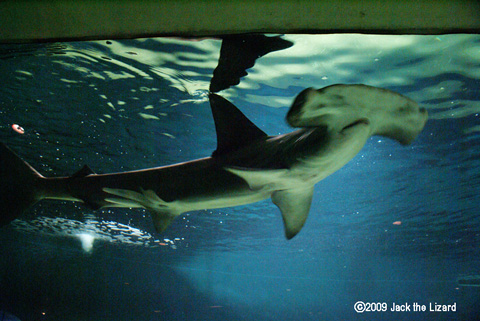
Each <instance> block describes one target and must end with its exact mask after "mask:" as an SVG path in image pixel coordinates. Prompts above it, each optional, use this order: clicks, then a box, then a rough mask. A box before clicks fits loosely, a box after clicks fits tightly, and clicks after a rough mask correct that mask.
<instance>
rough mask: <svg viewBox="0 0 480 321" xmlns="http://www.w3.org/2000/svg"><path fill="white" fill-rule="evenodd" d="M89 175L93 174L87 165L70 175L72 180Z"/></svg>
mask: <svg viewBox="0 0 480 321" xmlns="http://www.w3.org/2000/svg"><path fill="white" fill-rule="evenodd" d="M91 174H95V172H94V171H92V169H91V168H90V167H88V165H84V166H83V167H82V169H80V170H79V171H78V172H76V173H75V174H73V175H72V177H74V178H80V177H85V176H88V175H91Z"/></svg>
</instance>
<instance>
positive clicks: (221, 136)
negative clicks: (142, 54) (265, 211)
mask: <svg viewBox="0 0 480 321" xmlns="http://www.w3.org/2000/svg"><path fill="white" fill-rule="evenodd" d="M209 99H210V105H211V109H212V114H213V118H214V121H215V128H216V132H217V149H216V150H215V151H214V152H213V154H212V155H211V156H210V157H206V158H202V159H197V160H193V161H188V162H184V163H179V164H174V165H168V166H162V167H156V168H150V169H143V170H136V171H129V172H122V173H113V174H95V173H94V172H93V171H92V170H91V169H90V168H89V167H88V166H84V167H83V168H82V169H81V170H80V171H78V172H77V173H75V174H74V175H72V176H70V177H53V178H49V177H44V176H42V175H41V174H40V173H39V172H37V171H36V170H35V169H34V168H33V167H31V166H30V165H29V164H27V163H26V162H24V161H23V160H21V159H20V158H19V156H17V155H16V154H15V153H14V152H13V151H12V150H10V149H9V148H8V147H7V146H5V145H4V144H0V211H1V213H0V225H5V224H8V223H9V222H10V221H12V220H14V219H16V218H17V217H19V216H20V215H21V214H22V213H23V212H24V211H25V210H26V209H28V208H29V207H31V206H32V205H33V204H35V203H36V202H38V201H40V200H42V199H60V200H68V201H77V202H83V203H84V204H85V205H87V206H88V207H90V208H92V209H98V208H104V207H124V208H145V209H147V210H149V211H150V213H151V215H152V218H153V222H154V226H155V228H156V230H157V231H158V232H162V231H164V230H165V229H166V228H167V227H168V225H169V224H170V223H171V222H172V220H173V219H174V218H175V217H177V216H179V215H181V214H182V213H185V212H191V211H196V210H202V209H214V208H225V207H232V206H238V205H244V204H249V203H253V202H257V201H260V200H264V199H267V198H271V199H272V201H273V203H274V204H275V205H276V206H277V207H278V208H279V209H280V211H281V214H282V218H283V223H284V227H285V235H286V237H287V239H291V238H292V237H294V236H295V235H296V234H297V233H298V232H299V231H300V230H301V229H302V227H303V225H304V223H305V221H306V219H307V216H308V213H309V211H310V206H311V201H312V197H313V190H314V185H315V184H316V183H317V182H319V181H321V180H322V179H324V178H325V177H327V176H328V175H330V174H332V173H334V172H335V171H337V170H339V169H340V168H341V167H342V166H344V165H345V164H346V163H347V162H349V161H350V160H351V159H352V158H353V157H354V156H355V155H356V154H357V153H358V152H359V151H360V150H361V149H362V147H363V146H364V145H365V143H366V142H367V140H368V139H369V138H370V137H371V136H372V135H381V136H385V137H389V138H392V139H395V140H397V141H398V142H400V143H401V144H405V145H406V144H410V143H411V142H412V141H413V140H414V139H415V138H416V136H417V135H418V134H419V133H420V132H421V130H422V129H423V127H424V125H425V123H426V121H427V112H426V110H425V109H423V108H419V106H418V104H417V103H416V102H414V101H413V100H411V99H409V98H407V97H405V96H403V95H400V94H398V93H395V92H392V91H389V90H386V89H381V88H375V87H370V86H366V85H343V84H337V85H332V86H328V87H325V88H322V89H318V90H315V89H313V88H309V89H306V90H304V91H302V92H301V93H300V94H298V96H297V97H296V98H295V100H294V102H293V104H292V106H291V108H290V110H289V112H288V114H287V117H286V120H287V122H288V123H289V124H290V125H291V126H292V127H297V128H299V129H297V130H296V131H293V132H290V133H287V134H283V135H278V136H268V135H267V134H266V133H264V132H263V131H262V130H261V129H259V128H258V127H257V126H255V125H254V124H253V123H252V122H251V121H250V120H249V119H248V118H246V117H245V116H244V115H243V114H242V113H241V112H240V111H239V110H238V109H237V107H235V106H234V105H233V104H232V103H230V102H229V101H227V100H226V99H224V98H222V97H221V96H219V95H217V94H213V93H212V94H210V96H209Z"/></svg>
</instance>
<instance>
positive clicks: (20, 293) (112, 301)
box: [0, 35, 480, 320]
mask: <svg viewBox="0 0 480 321" xmlns="http://www.w3.org/2000/svg"><path fill="white" fill-rule="evenodd" d="M284 38H285V39H288V40H290V41H292V42H293V43H294V45H293V46H292V47H290V48H288V49H285V50H281V51H277V52H273V53H270V54H268V55H266V56H264V57H262V58H260V59H258V60H257V62H256V65H255V66H254V67H253V68H251V69H249V70H248V75H247V76H246V77H244V78H242V80H241V82H240V84H239V85H237V86H234V87H232V88H230V89H227V90H225V91H223V92H222V93H221V95H222V96H224V97H226V98H228V99H229V100H231V101H232V102H233V103H234V104H235V105H236V106H238V107H239V108H240V109H241V110H242V112H243V113H245V115H246V116H247V117H249V119H251V120H252V121H253V122H254V123H255V124H257V125H258V126H259V127H260V128H261V129H262V130H264V131H265V132H267V133H268V134H270V135H277V134H282V133H287V132H289V131H291V130H292V129H290V128H289V127H288V126H287V125H286V123H285V121H284V116H285V114H286V113H287V111H288V108H289V106H290V104H291V102H292V101H293V99H294V97H295V96H296V95H297V94H298V93H299V92H300V91H301V90H303V89H305V88H307V87H315V88H321V87H324V86H328V85H331V84H336V83H347V84H352V83H363V84H367V85H372V86H377V87H383V88H388V89H391V90H394V91H397V92H399V93H401V94H404V95H406V96H408V97H410V98H412V99H414V100H416V101H417V102H419V104H420V105H421V106H422V107H425V108H426V109H427V110H428V112H429V115H430V119H429V121H428V123H427V125H426V127H425V128H424V130H423V131H422V133H421V134H420V136H419V137H418V138H417V139H416V140H415V142H414V143H413V144H412V145H410V146H401V145H399V144H398V143H396V142H394V141H391V140H388V139H386V138H382V137H372V138H371V139H370V140H369V141H368V143H367V145H366V146H365V147H364V149H363V150H362V151H361V152H360V153H359V154H358V155H357V156H356V157H355V158H354V159H353V160H352V161H351V162H350V163H348V164H347V165H346V166H345V167H344V168H342V169H341V170H340V171H338V172H336V173H334V174H333V175H331V176H330V177H328V178H327V179H325V180H324V181H321V182H320V183H318V184H317V186H316V189H315V195H314V199H313V204H312V208H311V211H310V215H309V218H308V220H307V223H306V225H305V227H304V228H303V230H302V231H301V232H300V233H299V234H298V235H297V236H296V237H295V238H294V239H292V240H290V241H287V240H286V239H285V238H284V232H283V225H282V220H281V218H280V214H279V211H278V209H277V208H276V207H275V206H274V205H273V204H272V203H271V201H270V200H267V201H264V202H260V203H256V204H252V205H248V206H242V207H235V208H227V209H221V210H204V211H199V212H192V213H187V214H184V215H183V216H182V217H179V218H177V219H176V220H175V221H174V223H173V224H172V225H171V226H170V228H169V229H168V230H167V231H166V232H165V233H164V234H162V235H160V234H158V233H156V232H155V230H154V228H153V225H152V222H151V219H150V217H149V214H148V213H147V212H146V211H143V210H139V209H136V210H128V209H115V210H112V209H106V210H98V211H92V210H89V209H87V208H85V207H83V206H82V205H81V204H77V203H70V202H60V201H43V202H41V203H39V204H37V205H36V206H35V207H34V208H33V209H31V210H30V211H29V212H28V213H26V214H25V215H24V216H23V217H21V218H20V219H18V220H16V221H14V222H12V223H11V224H10V225H9V226H6V227H2V228H1V229H0V257H1V261H0V313H1V311H8V313H9V314H13V315H15V316H17V317H18V318H19V319H20V320H357V319H358V320H478V319H479V316H480V287H465V286H459V285H458V284H457V278H458V277H462V276H468V275H479V274H480V260H479V257H480V217H479V215H478V208H479V205H480V197H479V194H480V116H479V114H480V36H478V35H443V36H362V35H325V36H320V35H315V36H314V35H310V36H305V35H287V36H284ZM220 46H221V41H220V40H218V39H205V40H201V41H189V40H180V39H174V38H168V39H139V40H125V41H108V42H107V41H97V42H77V43H61V44H35V45H32V44H30V45H2V46H0V74H1V75H2V76H1V79H2V81H1V85H2V86H1V88H0V140H1V141H2V142H4V143H6V144H7V145H8V146H10V147H11V148H12V149H13V150H15V151H16V152H17V153H18V154H19V155H20V156H21V157H22V158H23V159H24V160H26V161H28V162H29V163H30V164H31V165H32V166H33V167H34V168H36V169H37V170H39V171H40V172H41V173H42V174H43V175H45V176H68V175H71V174H73V173H74V172H76V171H77V170H79V169H80V168H81V167H82V166H83V165H84V164H88V165H89V166H90V167H91V168H92V169H93V170H94V171H95V172H97V173H108V172H119V171H125V170H133V169H141V168H148V167H154V166H160V165H168V164H172V163H178V162H183V161H188V160H192V159H196V158H201V157H205V156H209V155H211V153H212V152H213V151H214V150H215V148H216V135H215V128H214V123H213V120H212V116H211V112H210V107H209V103H208V99H207V94H208V87H209V82H210V79H211V77H212V73H213V70H214V69H215V67H216V65H217V61H218V57H219V52H220ZM12 124H19V125H20V126H22V127H23V128H24V130H25V134H23V135H22V134H18V133H17V132H15V131H13V130H12V128H11V125H12ZM394 222H401V224H400V225H397V224H398V223H397V224H393V223H394ZM357 301H363V302H380V303H386V304H387V305H388V308H390V307H391V306H392V304H393V303H396V304H404V303H408V304H410V305H413V304H414V303H418V304H419V305H426V306H427V311H425V312H421V311H417V312H414V311H410V312H388V311H387V312H364V313H361V314H359V313H356V312H355V310H354V304H355V303H356V302H357ZM430 303H431V304H435V303H438V304H445V305H447V304H455V305H456V311H455V312H430V311H428V308H429V304H430ZM411 309H412V308H411ZM0 315H1V314H0Z"/></svg>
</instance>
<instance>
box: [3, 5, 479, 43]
mask: <svg viewBox="0 0 480 321" xmlns="http://www.w3.org/2000/svg"><path fill="white" fill-rule="evenodd" d="M337 32H339V33H374V34H444V33H480V1H478V0H337V1H332V0H263V1H258V0H257V1H256V0H240V1H234V0H215V1H214V0H156V1H154V0H143V1H141V0H103V1H100V0H40V1H33V0H31V1H28V0H2V1H0V42H3V43H8V42H43V41H58V40H92V39H115V38H140V37H154V36H185V37H201V36H213V35H224V34H237V33H337Z"/></svg>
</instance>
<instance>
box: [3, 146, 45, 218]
mask: <svg viewBox="0 0 480 321" xmlns="http://www.w3.org/2000/svg"><path fill="white" fill-rule="evenodd" d="M42 178H43V177H42V175H40V174H39V173H38V172H37V171H36V170H35V169H33V167H31V166H30V165H28V164H27V163H26V162H24V161H23V160H21V159H20V157H18V156H17V155H16V154H15V153H14V152H13V151H12V150H11V149H10V148H8V147H7V146H6V145H4V144H3V143H0V226H2V225H6V224H8V223H10V222H11V221H13V220H14V219H16V218H17V217H19V216H20V215H21V214H22V213H23V212H24V211H25V210H26V209H28V208H29V207H30V206H32V205H33V204H35V203H36V202H37V201H39V200H40V199H41V193H39V191H38V188H37V186H38V185H39V184H38V183H39V181H40V179H42Z"/></svg>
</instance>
